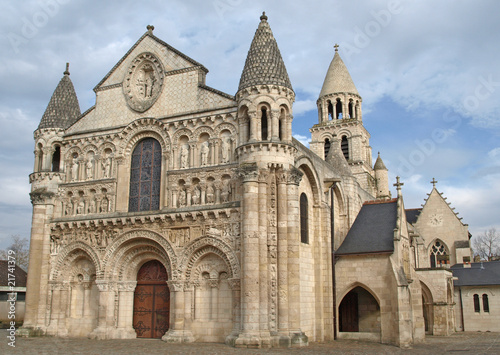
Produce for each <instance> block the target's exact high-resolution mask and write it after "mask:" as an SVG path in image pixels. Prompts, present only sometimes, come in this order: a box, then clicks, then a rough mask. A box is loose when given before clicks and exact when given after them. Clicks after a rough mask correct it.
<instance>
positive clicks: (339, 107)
mask: <svg viewBox="0 0 500 355" xmlns="http://www.w3.org/2000/svg"><path fill="white" fill-rule="evenodd" d="M335 110H336V115H337V117H336V119H338V120H341V119H342V118H343V115H342V102H341V101H340V99H337V101H336V103H335Z"/></svg>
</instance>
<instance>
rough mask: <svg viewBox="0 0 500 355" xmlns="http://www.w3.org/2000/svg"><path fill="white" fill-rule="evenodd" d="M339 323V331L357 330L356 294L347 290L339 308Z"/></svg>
mask: <svg viewBox="0 0 500 355" xmlns="http://www.w3.org/2000/svg"><path fill="white" fill-rule="evenodd" d="M339 317H340V318H339V323H340V331H341V332H357V331H359V328H358V294H357V293H355V292H352V291H351V292H349V293H348V294H347V295H346V296H345V297H344V299H343V300H342V303H340V309H339Z"/></svg>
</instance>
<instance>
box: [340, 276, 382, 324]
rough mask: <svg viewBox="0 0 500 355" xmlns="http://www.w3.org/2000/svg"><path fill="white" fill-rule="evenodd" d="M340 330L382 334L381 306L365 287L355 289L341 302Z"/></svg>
mask: <svg viewBox="0 0 500 355" xmlns="http://www.w3.org/2000/svg"><path fill="white" fill-rule="evenodd" d="M339 330H340V331H341V332H363V333H380V306H379V304H378V302H377V300H376V299H375V298H374V297H373V296H372V294H371V293H370V292H368V291H367V290H365V289H364V288H363V287H359V286H358V287H355V288H354V289H352V290H351V291H349V293H348V294H347V295H345V296H344V298H343V299H342V302H340V306H339Z"/></svg>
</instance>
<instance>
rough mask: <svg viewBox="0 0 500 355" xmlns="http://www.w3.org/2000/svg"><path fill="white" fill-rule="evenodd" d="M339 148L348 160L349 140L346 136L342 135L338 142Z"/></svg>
mask: <svg viewBox="0 0 500 355" xmlns="http://www.w3.org/2000/svg"><path fill="white" fill-rule="evenodd" d="M340 149H341V150H342V153H343V154H344V158H345V159H346V160H349V141H348V140H347V137H346V136H342V141H341V142H340Z"/></svg>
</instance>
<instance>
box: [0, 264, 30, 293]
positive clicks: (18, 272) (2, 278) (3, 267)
mask: <svg viewBox="0 0 500 355" xmlns="http://www.w3.org/2000/svg"><path fill="white" fill-rule="evenodd" d="M10 267H12V266H11V265H9V262H8V260H0V286H8V283H9V280H8V279H9V277H8V276H9V275H8V274H13V275H14V279H15V282H16V286H15V287H26V278H27V274H26V271H24V270H23V269H21V268H20V267H19V266H16V268H15V270H14V273H12V272H9V268H10ZM11 279H12V277H11ZM11 281H12V280H11Z"/></svg>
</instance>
